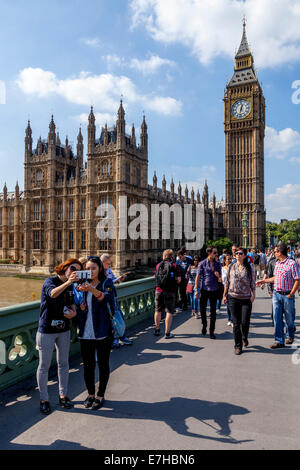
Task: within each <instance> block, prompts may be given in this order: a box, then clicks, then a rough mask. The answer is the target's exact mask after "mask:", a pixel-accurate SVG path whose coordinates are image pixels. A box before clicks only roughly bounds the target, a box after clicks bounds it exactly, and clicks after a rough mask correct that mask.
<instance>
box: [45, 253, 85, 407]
mask: <svg viewBox="0 0 300 470" xmlns="http://www.w3.org/2000/svg"><path fill="white" fill-rule="evenodd" d="M80 269H82V265H81V263H80V262H79V261H78V260H76V259H70V260H68V261H65V262H64V263H62V264H60V265H59V266H57V267H56V268H55V270H54V271H55V272H56V274H57V276H51V277H49V278H48V279H46V280H45V282H44V284H43V287H42V295H41V308H40V319H39V326H38V331H37V335H36V344H37V349H38V351H39V366H38V369H37V383H38V388H39V391H40V410H41V412H42V413H43V414H49V413H50V411H51V408H50V403H49V400H48V372H49V368H50V365H51V360H52V354H53V349H54V345H55V348H56V357H57V364H58V383H59V404H60V405H61V406H62V407H64V408H67V409H68V408H72V407H73V405H72V403H71V401H70V400H69V398H68V397H67V390H68V380H69V350H70V320H71V319H72V318H74V317H75V316H76V309H75V306H74V299H73V289H72V283H73V282H76V281H77V275H76V271H78V270H80Z"/></svg>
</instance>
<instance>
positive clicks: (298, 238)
mask: <svg viewBox="0 0 300 470" xmlns="http://www.w3.org/2000/svg"><path fill="white" fill-rule="evenodd" d="M272 237H275V238H276V239H278V241H283V242H284V243H286V244H287V245H289V244H290V241H292V245H297V244H298V243H300V219H297V220H287V221H286V222H284V223H283V224H276V223H269V222H268V223H267V240H268V241H269V242H270V239H271V238H272Z"/></svg>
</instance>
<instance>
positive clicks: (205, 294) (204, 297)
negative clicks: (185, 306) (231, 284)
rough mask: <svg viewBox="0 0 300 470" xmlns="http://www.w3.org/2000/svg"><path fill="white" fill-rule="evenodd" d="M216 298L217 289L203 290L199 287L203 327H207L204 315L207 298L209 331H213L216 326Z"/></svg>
mask: <svg viewBox="0 0 300 470" xmlns="http://www.w3.org/2000/svg"><path fill="white" fill-rule="evenodd" d="M217 299H218V291H217V290H213V291H210V290H204V289H201V297H200V313H201V319H202V325H203V327H205V328H206V327H207V316H206V308H207V301H208V300H209V304H210V326H209V332H210V333H214V331H215V327H216V306H217Z"/></svg>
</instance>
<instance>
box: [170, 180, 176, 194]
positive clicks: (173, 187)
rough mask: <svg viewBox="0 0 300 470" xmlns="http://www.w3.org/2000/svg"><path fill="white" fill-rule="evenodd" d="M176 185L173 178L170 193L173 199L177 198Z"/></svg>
mask: <svg viewBox="0 0 300 470" xmlns="http://www.w3.org/2000/svg"><path fill="white" fill-rule="evenodd" d="M174 190H175V185H174V181H173V178H172V181H171V184H170V191H171V199H174V197H175V192H174Z"/></svg>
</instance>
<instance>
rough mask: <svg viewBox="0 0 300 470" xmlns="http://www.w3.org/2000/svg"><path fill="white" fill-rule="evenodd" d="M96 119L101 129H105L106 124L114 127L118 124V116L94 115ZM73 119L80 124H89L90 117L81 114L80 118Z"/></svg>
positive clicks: (108, 114)
mask: <svg viewBox="0 0 300 470" xmlns="http://www.w3.org/2000/svg"><path fill="white" fill-rule="evenodd" d="M94 114H95V118H96V124H97V126H99V127H104V126H105V124H107V125H108V126H113V125H115V123H116V119H117V118H116V114H111V113H94ZM73 119H75V121H77V122H78V123H88V119H89V115H88V114H87V113H81V114H80V115H79V116H73Z"/></svg>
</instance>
